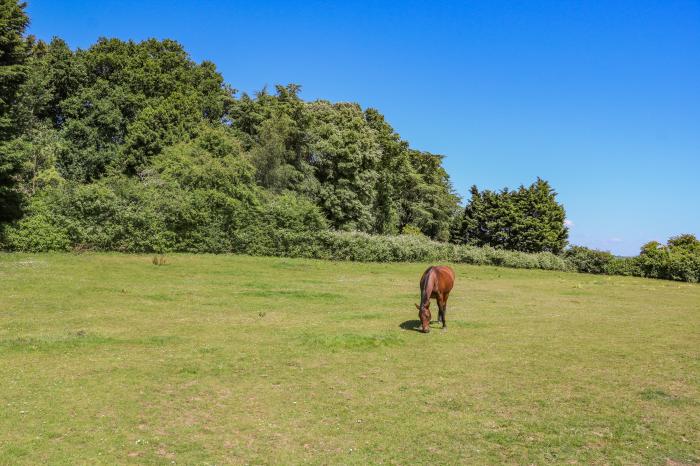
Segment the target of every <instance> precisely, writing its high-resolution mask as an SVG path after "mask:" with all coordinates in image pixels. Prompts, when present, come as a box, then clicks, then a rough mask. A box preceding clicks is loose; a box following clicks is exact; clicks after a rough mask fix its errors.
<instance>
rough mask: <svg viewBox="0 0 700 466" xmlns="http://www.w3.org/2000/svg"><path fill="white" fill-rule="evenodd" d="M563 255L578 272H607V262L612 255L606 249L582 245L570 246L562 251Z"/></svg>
mask: <svg viewBox="0 0 700 466" xmlns="http://www.w3.org/2000/svg"><path fill="white" fill-rule="evenodd" d="M564 257H565V258H566V259H567V260H568V261H569V262H570V263H571V264H572V266H573V267H574V268H575V269H576V270H577V271H579V272H584V273H597V274H604V273H608V264H610V262H611V261H612V260H613V258H614V256H613V255H612V254H610V253H609V252H607V251H599V250H597V249H589V248H587V247H584V246H571V247H570V248H568V249H567V250H566V251H564Z"/></svg>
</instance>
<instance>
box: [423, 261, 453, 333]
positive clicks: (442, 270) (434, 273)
mask: <svg viewBox="0 0 700 466" xmlns="http://www.w3.org/2000/svg"><path fill="white" fill-rule="evenodd" d="M454 283H455V273H454V271H453V270H452V269H451V268H449V267H446V266H442V265H440V266H432V267H428V270H426V271H425V272H424V273H423V276H422V277H421V279H420V306H419V305H418V304H416V308H418V318H419V319H420V321H421V327H422V329H421V330H422V331H423V333H428V332H430V299H431V298H435V300H436V301H437V304H438V309H439V312H438V322H442V328H443V329H445V328H447V322H445V314H446V313H447V298H448V297H449V296H450V291H452V285H454Z"/></svg>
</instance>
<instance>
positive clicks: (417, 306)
mask: <svg viewBox="0 0 700 466" xmlns="http://www.w3.org/2000/svg"><path fill="white" fill-rule="evenodd" d="M414 304H415V303H414ZM415 306H416V309H418V310H419V311H420V306H419V305H418V304H416V305H415Z"/></svg>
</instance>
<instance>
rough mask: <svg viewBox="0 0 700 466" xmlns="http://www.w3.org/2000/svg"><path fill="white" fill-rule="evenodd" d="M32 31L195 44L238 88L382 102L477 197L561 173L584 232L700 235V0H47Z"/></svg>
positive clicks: (574, 235)
mask: <svg viewBox="0 0 700 466" xmlns="http://www.w3.org/2000/svg"><path fill="white" fill-rule="evenodd" d="M28 11H29V14H30V16H31V19H32V24H31V27H30V33H32V34H34V35H36V36H38V37H39V38H42V39H50V38H51V37H52V36H54V35H58V36H60V37H62V38H64V39H66V40H67V41H68V43H69V44H70V45H71V47H73V48H76V47H80V48H86V47H88V46H90V45H91V44H92V43H93V42H94V41H95V40H96V39H97V38H98V37H99V36H107V37H119V38H122V39H135V40H140V39H145V38H148V37H156V38H172V39H175V40H178V41H179V42H181V43H182V44H184V46H185V47H186V49H187V50H188V51H189V52H190V54H191V55H192V57H193V58H194V59H195V60H196V61H201V60H211V61H213V62H215V63H216V64H217V66H218V68H219V70H220V71H221V72H222V73H223V75H224V77H225V79H226V80H227V81H228V82H229V83H230V84H232V85H233V86H234V87H235V88H237V89H239V90H243V91H248V92H252V91H255V90H258V89H260V88H261V87H262V86H263V85H265V84H268V85H274V84H276V83H290V82H293V83H298V84H301V85H302V86H303V93H302V96H303V97H304V98H305V99H307V100H310V99H316V98H324V99H329V100H333V101H355V102H359V103H360V104H361V105H362V106H364V107H376V108H378V109H379V110H380V111H382V112H383V113H384V114H385V115H386V116H387V118H388V120H389V122H390V123H391V124H392V125H393V126H394V127H395V128H396V130H397V131H398V132H399V133H400V134H401V135H402V136H403V137H404V138H405V139H407V140H408V141H410V143H411V145H412V146H413V147H415V148H418V149H422V150H427V151H430V152H434V153H439V154H444V155H445V156H446V159H445V166H446V168H447V170H448V171H449V173H450V175H451V177H452V181H453V183H454V186H455V189H456V190H457V191H458V192H459V193H460V194H462V195H464V194H465V193H467V191H468V189H469V186H471V185H472V184H476V185H477V186H479V187H480V188H491V189H498V188H501V187H504V186H509V187H517V186H518V185H520V184H529V183H531V182H532V181H534V180H535V178H536V177H537V176H540V177H542V178H544V179H546V180H549V181H550V182H551V183H552V185H553V186H554V187H555V188H556V190H557V191H558V193H559V199H560V201H561V202H563V203H564V205H565V207H566V210H567V216H568V219H569V220H570V221H571V222H573V224H572V226H571V238H570V239H571V242H572V243H575V244H583V245H587V246H592V247H597V248H602V249H607V250H611V251H613V252H615V253H618V254H627V255H632V254H636V253H637V252H638V250H639V246H640V245H641V244H642V243H644V242H646V241H649V240H653V239H656V240H660V241H665V240H666V239H667V238H668V237H669V236H671V235H675V234H679V233H684V232H689V233H695V234H696V235H699V236H700V182H699V181H700V2H698V1H697V0H693V1H673V0H662V1H656V2H650V1H644V0H635V1H608V2H603V1H587V0H586V1H581V2H570V1H565V0H557V1H551V2H550V1H548V2H537V1H530V2H525V1H519V2H515V1H513V2H498V1H487V0H485V1H478V2H477V1H473V2H436V1H424V2H412V1H404V2H395V3H393V2H366V3H361V2H355V1H337V2H319V1H305V2H278V1H274V2H263V1H252V2H248V1H245V2H244V1H224V0H217V1H213V0H210V1H203V0H199V1H195V0H191V1H184V0H169V1H162V0H149V1H134V0H125V1H116V0H111V1H88V0H63V1H60V2H57V1H55V0H29V8H28Z"/></svg>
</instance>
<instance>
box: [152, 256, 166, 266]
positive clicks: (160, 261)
mask: <svg viewBox="0 0 700 466" xmlns="http://www.w3.org/2000/svg"><path fill="white" fill-rule="evenodd" d="M151 262H153V265H167V264H168V260H167V259H166V258H165V256H153V259H152V260H151Z"/></svg>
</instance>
